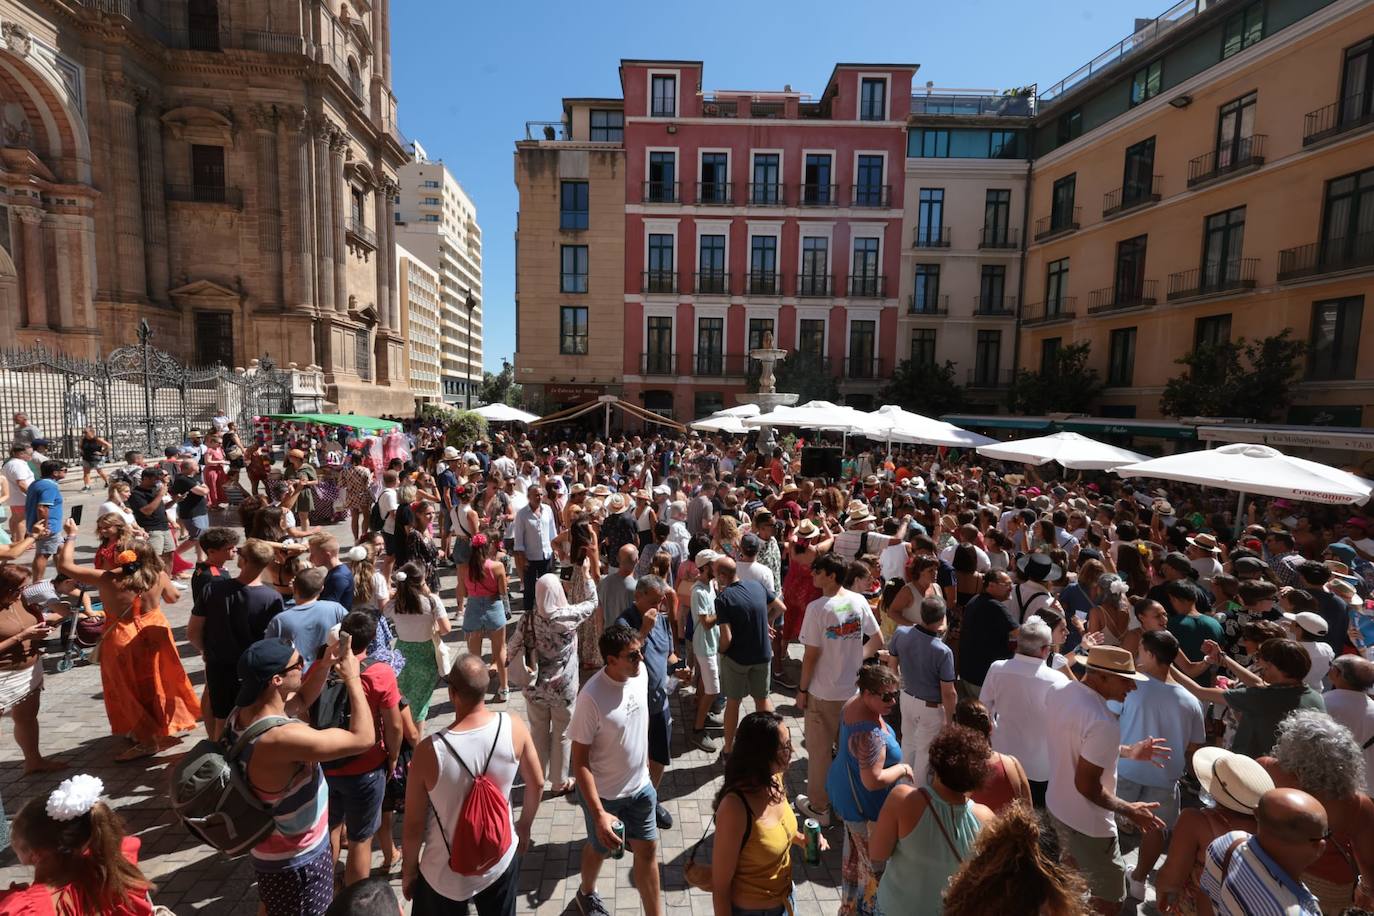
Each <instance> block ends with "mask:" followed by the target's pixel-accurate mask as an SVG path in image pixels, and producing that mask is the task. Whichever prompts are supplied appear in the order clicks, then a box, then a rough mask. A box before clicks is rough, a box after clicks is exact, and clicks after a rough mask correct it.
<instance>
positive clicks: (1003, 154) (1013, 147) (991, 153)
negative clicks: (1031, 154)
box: [988, 130, 1021, 159]
mask: <svg viewBox="0 0 1374 916" xmlns="http://www.w3.org/2000/svg"><path fill="white" fill-rule="evenodd" d="M1020 137H1021V135H1020V134H1019V133H1018V132H1016V131H1014V130H990V131H988V158H989V159H1019V158H1020V154H1021V150H1020V145H1021V144H1020V142H1019V141H1020Z"/></svg>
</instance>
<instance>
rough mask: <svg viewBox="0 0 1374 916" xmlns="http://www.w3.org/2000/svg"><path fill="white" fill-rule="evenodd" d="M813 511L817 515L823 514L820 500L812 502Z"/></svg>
mask: <svg viewBox="0 0 1374 916" xmlns="http://www.w3.org/2000/svg"><path fill="white" fill-rule="evenodd" d="M811 511H812V512H814V513H815V514H816V515H820V514H821V501H820V500H819V499H813V500H811Z"/></svg>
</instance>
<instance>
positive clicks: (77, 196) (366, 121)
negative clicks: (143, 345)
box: [0, 0, 413, 413]
mask: <svg viewBox="0 0 1374 916" xmlns="http://www.w3.org/2000/svg"><path fill="white" fill-rule="evenodd" d="M0 121H2V122H3V123H2V124H0V147H3V149H0V159H3V163H4V164H3V168H2V169H0V325H3V327H5V328H6V329H8V330H9V331H10V332H11V333H10V335H9V337H8V338H7V342H9V343H18V344H32V343H36V342H39V341H41V342H43V343H44V344H45V345H47V346H49V347H51V348H53V349H58V350H62V351H66V352H68V353H71V354H73V355H76V356H80V357H84V358H90V357H96V356H99V355H103V354H105V353H108V351H109V350H110V349H112V348H114V347H116V346H120V345H122V344H128V343H130V342H132V341H133V340H134V337H135V333H136V331H137V329H138V327H139V323H140V321H141V320H146V321H147V322H148V324H149V325H150V326H151V327H152V329H153V331H154V333H155V335H156V336H155V340H154V343H155V345H156V346H158V347H160V348H162V349H165V350H168V351H170V352H171V353H172V354H173V355H174V356H176V357H177V358H179V359H182V360H184V361H186V362H188V363H197V364H207V363H215V362H219V363H222V364H224V365H226V366H246V365H248V363H249V361H250V360H252V359H254V358H259V357H262V356H264V355H266V356H270V357H271V358H272V359H273V360H275V361H276V362H278V363H280V364H286V363H288V362H295V363H298V364H300V365H302V366H306V365H318V366H320V367H322V369H323V371H324V379H325V383H326V386H327V388H326V397H327V399H328V400H329V401H330V402H332V403H333V404H335V405H337V406H338V408H339V409H342V410H355V411H358V412H360V413H386V412H405V411H407V410H409V409H410V407H411V406H412V404H413V401H412V397H411V394H410V391H409V388H408V383H407V379H406V376H405V371H404V362H405V361H404V354H403V347H402V340H401V327H400V306H399V299H398V296H397V289H396V283H395V277H394V275H393V273H392V266H393V259H392V257H391V255H390V252H391V249H392V246H393V239H392V224H393V220H392V212H391V211H392V200H393V195H394V189H395V186H396V169H397V167H398V166H399V165H400V164H401V162H403V161H404V159H405V158H406V153H405V149H404V146H403V141H402V139H401V136H400V132H399V131H398V130H397V126H396V100H395V97H394V96H393V94H392V91H391V39H390V17H389V3H388V0H373V2H363V3H351V2H341V0H322V2H309V3H305V4H300V5H291V6H290V9H289V11H288V9H287V8H286V7H284V6H283V5H282V4H281V3H277V2H273V3H267V2H250V0H187V2H178V3H167V2H157V3H153V2H140V3H133V2H92V0H26V2H15V0H0Z"/></svg>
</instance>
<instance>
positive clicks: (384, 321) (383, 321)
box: [372, 180, 400, 331]
mask: <svg viewBox="0 0 1374 916" xmlns="http://www.w3.org/2000/svg"><path fill="white" fill-rule="evenodd" d="M391 188H392V184H391V182H390V180H383V181H382V182H380V183H379V184H378V185H377V188H376V189H375V191H374V193H373V196H374V198H375V200H374V201H373V204H374V205H373V208H372V212H373V213H374V214H375V216H374V217H373V220H374V222H375V223H376V224H377V324H378V326H379V327H380V328H381V329H382V330H383V331H400V328H399V327H397V324H396V323H395V322H393V321H392V320H391V269H392V261H393V259H394V258H395V257H396V251H395V249H394V248H392V247H391V245H390V242H391V216H390V214H391V206H390V204H391V194H392V191H391Z"/></svg>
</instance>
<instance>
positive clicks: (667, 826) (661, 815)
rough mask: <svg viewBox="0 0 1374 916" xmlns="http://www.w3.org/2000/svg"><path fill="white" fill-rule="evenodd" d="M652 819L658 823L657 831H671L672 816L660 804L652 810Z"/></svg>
mask: <svg viewBox="0 0 1374 916" xmlns="http://www.w3.org/2000/svg"><path fill="white" fill-rule="evenodd" d="M654 819H655V820H656V821H658V829H659V830H671V829H672V828H673V816H672V815H671V814H669V813H668V809H667V808H665V807H663V805H661V804H660V805H659V806H658V807H657V808H655V809H654Z"/></svg>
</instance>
